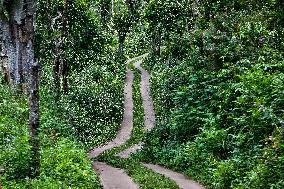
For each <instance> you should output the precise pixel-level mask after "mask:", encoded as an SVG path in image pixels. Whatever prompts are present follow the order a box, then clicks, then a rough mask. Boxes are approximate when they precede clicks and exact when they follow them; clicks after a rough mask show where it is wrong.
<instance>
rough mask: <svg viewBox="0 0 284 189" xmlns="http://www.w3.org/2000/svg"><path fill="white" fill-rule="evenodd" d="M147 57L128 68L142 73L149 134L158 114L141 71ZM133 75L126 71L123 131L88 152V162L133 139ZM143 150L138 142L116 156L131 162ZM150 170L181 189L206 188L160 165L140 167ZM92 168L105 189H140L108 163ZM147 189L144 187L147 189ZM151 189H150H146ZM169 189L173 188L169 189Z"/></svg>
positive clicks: (131, 61) (145, 74)
mask: <svg viewBox="0 0 284 189" xmlns="http://www.w3.org/2000/svg"><path fill="white" fill-rule="evenodd" d="M146 56H147V54H144V55H141V56H139V57H136V58H133V59H130V60H128V61H127V64H132V63H133V62H135V63H134V67H135V68H136V69H138V70H139V71H140V73H141V83H140V93H141V96H142V101H143V108H144V131H145V132H147V131H149V130H151V129H152V128H153V127H154V125H155V112H154V106H153V101H152V98H151V95H150V84H151V83H150V74H149V73H148V72H147V71H146V70H145V69H143V68H142V67H141V64H142V60H143V58H144V57H146ZM133 80H134V73H133V71H132V70H131V69H129V68H127V71H126V80H125V86H124V115H123V121H122V123H121V128H120V130H119V131H118V133H117V136H116V138H115V139H113V140H112V141H110V142H109V143H107V144H105V145H103V146H100V147H98V148H95V149H93V150H91V151H90V152H89V158H92V159H96V158H97V157H98V156H100V155H101V154H103V153H104V152H106V151H107V150H111V149H114V148H116V147H119V146H121V145H123V144H125V143H126V142H127V141H128V140H129V139H130V138H131V134H132V130H133V117H134V116H133V108H134V105H133V104H134V103H133V97H132V88H133V86H132V85H133ZM142 147H143V143H142V142H139V143H138V144H136V145H133V146H132V147H130V148H127V149H125V150H122V151H120V152H118V153H116V154H115V155H116V156H118V157H120V158H129V156H130V154H132V153H135V152H136V151H137V150H139V149H141V148H142ZM141 166H144V167H146V168H148V169H151V170H152V171H153V172H155V174H160V175H163V176H164V177H167V178H168V179H170V180H172V181H174V182H175V183H176V184H177V186H178V187H179V188H182V189H204V187H203V186H201V185H200V184H198V183H197V182H195V181H192V180H190V179H189V178H187V177H186V176H184V175H183V174H180V173H177V172H174V171H172V170H169V169H166V168H164V167H162V166H159V165H153V164H146V163H141ZM93 167H94V169H95V170H96V172H97V173H98V174H99V176H100V181H101V184H102V185H103V188H104V189H136V188H139V186H138V184H137V183H135V182H134V181H133V179H132V178H131V177H130V176H128V175H127V174H126V172H125V170H123V169H121V168H115V167H112V166H110V165H108V164H107V163H105V162H100V161H97V160H96V161H94V162H93ZM144 188H145V187H144ZM146 188H148V187H146ZM167 188H170V187H167Z"/></svg>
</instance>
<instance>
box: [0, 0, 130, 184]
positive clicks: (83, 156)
mask: <svg viewBox="0 0 284 189" xmlns="http://www.w3.org/2000/svg"><path fill="white" fill-rule="evenodd" d="M64 3H65V4H64ZM92 5H94V2H92V1H72V2H68V4H66V2H65V1H59V2H58V1H48V2H45V1H39V2H38V12H37V33H36V39H35V40H36V47H35V48H36V49H35V50H36V55H37V57H39V59H38V61H39V63H40V64H41V82H40V83H41V86H40V134H39V139H40V158H41V159H40V175H39V176H38V177H37V178H33V177H32V176H31V173H32V170H31V169H30V167H31V166H30V165H31V163H32V159H31V158H32V156H31V146H30V144H29V140H30V137H29V133H28V132H29V131H28V112H29V109H28V105H27V96H25V95H24V94H17V93H15V91H13V90H12V89H10V88H9V86H7V85H6V84H1V86H0V97H1V98H0V103H1V106H0V111H1V114H0V139H1V140H0V151H1V153H0V186H2V187H3V188H19V189H24V188H31V189H34V188H47V189H48V188H50V189H55V188H101V186H100V184H99V180H98V177H97V175H96V173H95V172H94V170H93V169H92V165H91V161H90V160H89V159H88V158H87V151H88V150H89V149H90V148H92V147H96V146H98V145H101V144H103V143H105V142H106V141H108V140H111V139H112V138H113V137H114V136H115V133H116V131H117V129H118V127H119V125H120V123H121V120H122V113H123V83H124V77H125V76H124V75H125V66H124V63H123V60H122V59H121V58H119V56H118V54H117V50H116V49H117V44H118V43H117V40H116V38H115V37H114V36H113V35H112V33H107V32H106V31H105V30H104V29H103V26H102V24H101V22H100V17H99V16H98V13H97V12H96V9H93V8H92ZM47 9H48V11H47ZM64 9H67V10H68V12H67V13H65V12H64V11H66V10H64ZM63 16H65V18H63ZM64 19H66V20H68V22H65V21H64ZM64 25H65V26H64ZM64 27H65V28H64ZM62 28H64V29H65V30H62ZM66 62H67V66H66V65H64V64H66ZM57 65H58V68H56V66H57ZM56 69H58V70H56ZM64 69H65V70H64ZM66 78H67V79H66ZM64 82H66V83H67V85H68V86H67V85H65V84H66V83H64ZM1 83H3V82H1ZM57 85H58V86H57Z"/></svg>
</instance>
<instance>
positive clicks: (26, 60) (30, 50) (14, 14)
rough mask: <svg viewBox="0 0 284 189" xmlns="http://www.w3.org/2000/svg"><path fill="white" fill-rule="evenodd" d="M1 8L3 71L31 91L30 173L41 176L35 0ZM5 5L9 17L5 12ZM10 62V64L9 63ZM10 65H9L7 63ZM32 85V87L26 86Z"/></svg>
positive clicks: (7, 2) (5, 2)
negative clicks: (35, 46)
mask: <svg viewBox="0 0 284 189" xmlns="http://www.w3.org/2000/svg"><path fill="white" fill-rule="evenodd" d="M1 5H2V6H1V7H0V26H1V30H2V31H1V33H2V36H1V38H0V39H1V41H2V44H3V46H2V47H1V48H2V49H1V50H2V53H1V54H2V57H7V58H4V59H3V58H2V68H3V69H2V70H5V72H7V73H6V74H5V73H4V74H5V75H6V76H7V79H8V81H9V82H10V83H11V84H12V85H13V86H14V87H15V88H17V87H18V86H20V87H21V88H20V90H21V91H23V92H25V93H28V94H29V108H30V115H29V129H30V137H31V138H30V142H31V146H32V154H33V159H32V160H33V162H32V165H31V171H32V172H31V175H32V176H34V177H36V176H38V175H39V157H40V156H39V140H38V128H39V66H38V65H37V64H36V63H35V56H34V30H35V27H34V25H35V13H36V0H14V1H4V2H3V4H1ZM4 8H5V9H6V11H7V12H8V15H10V16H9V18H8V17H7V16H6V15H5V14H4ZM6 62H7V63H6ZM6 64H7V66H6ZM28 84H29V88H28V87H27V86H28Z"/></svg>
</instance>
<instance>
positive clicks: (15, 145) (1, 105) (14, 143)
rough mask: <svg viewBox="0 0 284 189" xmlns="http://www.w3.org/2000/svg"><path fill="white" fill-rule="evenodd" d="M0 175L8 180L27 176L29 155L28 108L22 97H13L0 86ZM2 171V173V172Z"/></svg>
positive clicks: (3, 86)
mask: <svg viewBox="0 0 284 189" xmlns="http://www.w3.org/2000/svg"><path fill="white" fill-rule="evenodd" d="M0 98H1V101H0V151H1V153H0V169H1V170H0V174H1V173H3V174H5V176H6V177H8V178H10V179H18V178H25V176H26V175H28V174H29V172H30V170H29V164H30V161H31V154H30V152H29V150H30V149H31V146H30V145H29V135H28V128H27V126H26V123H27V119H28V108H27V103H26V101H25V99H24V97H20V96H17V95H13V92H12V91H11V90H10V89H8V87H7V86H5V85H2V84H0ZM2 171H3V172H2Z"/></svg>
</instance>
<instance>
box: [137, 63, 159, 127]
mask: <svg viewBox="0 0 284 189" xmlns="http://www.w3.org/2000/svg"><path fill="white" fill-rule="evenodd" d="M141 63H142V60H139V61H137V62H136V63H135V64H134V66H135V68H137V69H139V70H140V71H141V74H142V77H141V84H140V85H141V86H140V87H141V96H142V99H143V107H144V115H145V116H144V126H145V129H146V130H151V129H152V128H153V127H154V126H155V121H156V120H155V112H154V106H153V100H152V97H151V95H150V94H151V92H150V86H151V84H150V74H149V73H148V72H147V71H146V70H144V69H143V68H142V67H141Z"/></svg>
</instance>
